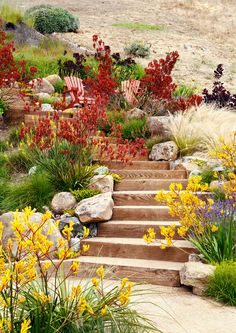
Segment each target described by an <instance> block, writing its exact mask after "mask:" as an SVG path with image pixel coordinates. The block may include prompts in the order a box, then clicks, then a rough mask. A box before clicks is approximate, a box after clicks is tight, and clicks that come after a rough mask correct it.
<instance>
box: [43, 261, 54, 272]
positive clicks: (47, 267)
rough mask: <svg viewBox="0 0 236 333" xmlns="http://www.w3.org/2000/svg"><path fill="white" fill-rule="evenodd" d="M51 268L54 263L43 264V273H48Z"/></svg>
mask: <svg viewBox="0 0 236 333" xmlns="http://www.w3.org/2000/svg"><path fill="white" fill-rule="evenodd" d="M50 267H52V263H51V262H50V261H48V262H45V263H44V264H43V271H44V272H46V271H48V270H49V268H50Z"/></svg>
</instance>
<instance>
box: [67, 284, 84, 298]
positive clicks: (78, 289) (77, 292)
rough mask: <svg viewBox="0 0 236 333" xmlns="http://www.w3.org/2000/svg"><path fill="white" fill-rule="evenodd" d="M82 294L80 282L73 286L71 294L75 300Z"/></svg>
mask: <svg viewBox="0 0 236 333" xmlns="http://www.w3.org/2000/svg"><path fill="white" fill-rule="evenodd" d="M80 294H81V286H80V284H78V285H77V286H76V287H72V290H71V296H70V297H71V299H72V300H74V299H75V298H76V297H78V296H79V295H80Z"/></svg>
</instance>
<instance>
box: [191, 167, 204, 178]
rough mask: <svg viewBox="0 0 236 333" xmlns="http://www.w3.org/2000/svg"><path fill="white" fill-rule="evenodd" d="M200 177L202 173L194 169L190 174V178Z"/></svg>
mask: <svg viewBox="0 0 236 333" xmlns="http://www.w3.org/2000/svg"><path fill="white" fill-rule="evenodd" d="M199 175H201V171H200V170H198V169H194V170H192V171H191V172H190V175H189V176H190V177H191V176H199Z"/></svg>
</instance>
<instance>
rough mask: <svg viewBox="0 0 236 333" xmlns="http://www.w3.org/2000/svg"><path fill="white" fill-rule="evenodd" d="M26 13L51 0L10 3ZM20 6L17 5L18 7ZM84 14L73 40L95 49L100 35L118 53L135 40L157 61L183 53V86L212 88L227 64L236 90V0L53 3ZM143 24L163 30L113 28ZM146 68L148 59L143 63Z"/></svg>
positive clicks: (180, 68) (180, 67)
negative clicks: (215, 75)
mask: <svg viewBox="0 0 236 333" xmlns="http://www.w3.org/2000/svg"><path fill="white" fill-rule="evenodd" d="M9 2H10V3H11V2H12V4H13V5H16V4H17V5H18V6H19V7H20V8H23V9H26V8H28V7H30V6H32V5H39V4H46V3H48V1H47V0H25V1H24V2H23V3H24V5H22V1H21V0H14V1H13V0H10V1H9ZM13 2H14V3H13ZM50 4H52V5H57V6H62V7H65V8H67V9H68V10H70V11H71V12H73V13H74V14H75V15H78V16H79V18H80V22H81V29H80V32H79V34H67V36H66V37H67V38H68V39H69V40H70V41H71V40H73V41H75V42H77V43H79V44H80V45H84V46H88V47H91V44H92V43H91V36H92V35H93V34H95V33H96V34H99V35H100V36H101V38H103V39H104V40H105V42H106V43H107V44H109V45H110V46H111V47H112V50H114V51H121V50H123V48H124V46H125V45H127V44H130V43H131V42H132V41H134V40H142V41H144V42H145V43H148V44H150V45H151V49H152V54H151V57H152V58H153V57H156V58H159V57H161V56H164V55H165V54H166V52H169V51H171V50H178V51H179V53H180V58H181V59H180V62H179V63H178V64H177V66H176V70H175V73H174V77H175V78H176V79H177V80H178V81H179V82H188V83H191V82H193V84H195V85H197V86H198V87H199V88H200V90H201V88H202V87H203V86H205V85H207V86H208V87H210V86H211V80H212V72H213V70H214V69H215V67H216V65H217V64H219V63H223V64H225V67H226V75H225V82H227V84H226V87H227V88H230V89H232V90H233V91H236V60H235V48H236V45H235V40H234V39H233V37H234V36H235V35H236V17H235V16H234V13H235V10H236V1H235V0H191V1H190V0H168V1H166V0H154V1H153V0H118V1H113V0H94V1H92V0H80V1H77V0H68V1H65V0H51V2H50ZM120 22H129V23H133V22H137V23H147V24H158V25H161V26H163V30H161V31H142V30H133V29H127V28H119V27H113V26H112V25H113V24H114V23H120ZM142 63H144V64H146V63H147V61H146V60H142Z"/></svg>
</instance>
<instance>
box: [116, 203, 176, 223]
mask: <svg viewBox="0 0 236 333" xmlns="http://www.w3.org/2000/svg"><path fill="white" fill-rule="evenodd" d="M112 220H126V221H129V220H130V221H174V220H175V218H174V217H172V216H170V214H169V208H168V207H167V206H115V207H114V209H113V215H112Z"/></svg>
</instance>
